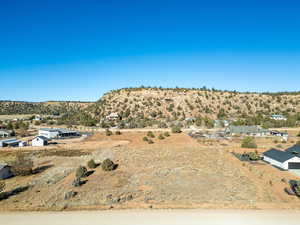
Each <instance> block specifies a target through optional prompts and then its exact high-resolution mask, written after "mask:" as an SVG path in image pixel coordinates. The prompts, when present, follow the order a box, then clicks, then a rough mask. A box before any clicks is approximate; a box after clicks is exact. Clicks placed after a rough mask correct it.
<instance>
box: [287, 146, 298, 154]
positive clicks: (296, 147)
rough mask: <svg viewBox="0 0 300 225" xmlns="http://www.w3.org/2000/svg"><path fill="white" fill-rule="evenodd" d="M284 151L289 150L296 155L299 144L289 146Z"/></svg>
mask: <svg viewBox="0 0 300 225" xmlns="http://www.w3.org/2000/svg"><path fill="white" fill-rule="evenodd" d="M285 151H286V152H289V153H292V154H294V153H297V154H298V155H300V146H299V145H294V146H292V147H290V148H288V149H287V150H285Z"/></svg>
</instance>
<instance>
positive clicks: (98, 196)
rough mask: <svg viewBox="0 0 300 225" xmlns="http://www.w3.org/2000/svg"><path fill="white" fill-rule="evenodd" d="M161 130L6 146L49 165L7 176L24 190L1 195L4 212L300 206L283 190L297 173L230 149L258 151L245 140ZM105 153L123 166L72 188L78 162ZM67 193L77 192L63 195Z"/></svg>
mask: <svg viewBox="0 0 300 225" xmlns="http://www.w3.org/2000/svg"><path fill="white" fill-rule="evenodd" d="M160 133H161V132H155V135H156V137H155V138H154V139H153V140H154V144H148V143H147V142H144V141H143V140H142V138H143V137H144V136H145V135H146V133H145V132H124V133H122V135H113V136H109V137H108V136H105V134H104V133H96V134H94V135H93V136H91V137H88V138H87V139H80V138H78V139H70V140H63V141H58V143H57V144H55V145H50V146H47V147H43V148H38V147H25V148H18V150H17V148H16V149H15V148H12V149H6V150H1V152H0V160H1V161H7V160H9V159H13V158H14V156H15V154H16V152H19V151H21V152H25V153H26V154H28V155H29V156H31V158H32V159H33V160H34V162H35V165H36V167H42V168H44V169H43V170H41V172H40V173H37V174H35V175H31V176H28V177H14V178H11V179H7V180H6V190H5V191H11V190H16V188H19V187H24V188H23V189H21V191H20V192H17V193H15V194H12V195H11V196H9V198H7V199H4V200H1V201H0V210H2V211H9V210H41V211H42V210H91V209H112V208H113V209H137V208H160V209H163V208H189V209H191V208H202V209H225V208H226V209H300V200H299V199H298V198H297V197H295V196H289V195H287V194H286V193H285V192H284V188H285V187H288V184H287V183H286V181H283V178H284V179H285V180H290V179H298V178H297V177H296V176H294V175H292V174H291V173H290V172H287V171H280V170H278V169H275V168H274V167H272V166H270V165H268V164H265V163H258V164H250V163H244V162H241V161H239V160H238V159H237V158H236V157H234V156H233V155H232V153H231V152H233V151H234V152H241V153H242V152H244V151H253V150H249V149H242V148H240V144H241V140H240V139H233V140H220V141H217V140H215V141H208V140H203V141H197V140H194V139H192V138H190V137H189V136H188V135H187V134H185V133H181V134H171V136H170V137H167V138H166V139H164V140H159V139H158V138H157V136H158V134H160ZM295 141H296V139H295V140H291V141H290V142H288V143H286V144H282V145H286V146H290V145H292V144H293V143H294V142H295ZM257 143H258V146H259V147H260V148H259V149H258V151H259V152H262V151H264V150H267V149H268V148H271V147H275V146H276V144H275V143H274V140H273V139H257ZM282 147H284V146H282ZM106 158H110V159H112V160H113V161H114V162H115V163H117V164H118V168H117V169H116V170H115V171H112V172H104V171H103V170H102V169H101V167H98V168H96V169H94V170H93V173H92V174H91V175H90V176H88V177H86V178H85V181H86V183H85V184H84V185H82V186H81V187H73V186H72V181H73V180H74V178H75V175H74V171H75V169H76V168H77V167H78V166H79V165H86V163H87V162H88V160H89V159H94V160H95V161H96V162H99V163H100V162H102V161H103V160H104V159H106ZM17 190H18V189H17ZM70 191H74V192H76V193H77V194H76V196H74V197H72V198H70V199H65V194H66V193H67V192H70Z"/></svg>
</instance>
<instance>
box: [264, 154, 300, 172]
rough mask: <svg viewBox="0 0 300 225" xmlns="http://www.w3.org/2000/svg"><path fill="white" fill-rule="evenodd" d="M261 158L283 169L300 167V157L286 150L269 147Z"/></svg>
mask: <svg viewBox="0 0 300 225" xmlns="http://www.w3.org/2000/svg"><path fill="white" fill-rule="evenodd" d="M263 160H264V161H266V162H268V163H270V164H271V165H274V166H276V167H278V168H280V169H283V170H291V169H300V158H299V157H298V156H296V155H294V154H292V153H290V152H287V151H280V150H277V149H270V150H268V151H266V152H264V153H263Z"/></svg>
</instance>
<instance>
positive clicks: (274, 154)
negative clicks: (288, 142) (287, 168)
mask: <svg viewBox="0 0 300 225" xmlns="http://www.w3.org/2000/svg"><path fill="white" fill-rule="evenodd" d="M263 155H264V156H267V157H269V158H272V159H275V160H276V161H278V162H282V163H283V162H285V161H287V160H289V159H291V158H294V157H296V156H295V155H293V154H291V153H289V152H284V151H280V150H277V149H270V150H268V151H266V152H264V153H263Z"/></svg>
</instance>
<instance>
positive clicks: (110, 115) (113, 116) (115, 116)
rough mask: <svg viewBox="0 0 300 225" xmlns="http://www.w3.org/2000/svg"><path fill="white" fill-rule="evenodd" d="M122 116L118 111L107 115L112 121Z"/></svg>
mask: <svg viewBox="0 0 300 225" xmlns="http://www.w3.org/2000/svg"><path fill="white" fill-rule="evenodd" d="M120 118H121V117H120V116H119V114H118V113H116V112H114V113H111V114H109V115H108V116H106V119H107V120H111V121H114V120H119V119H120Z"/></svg>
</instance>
